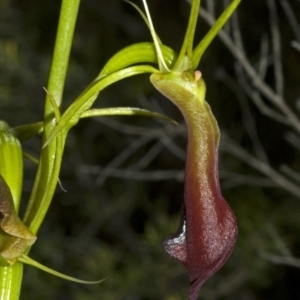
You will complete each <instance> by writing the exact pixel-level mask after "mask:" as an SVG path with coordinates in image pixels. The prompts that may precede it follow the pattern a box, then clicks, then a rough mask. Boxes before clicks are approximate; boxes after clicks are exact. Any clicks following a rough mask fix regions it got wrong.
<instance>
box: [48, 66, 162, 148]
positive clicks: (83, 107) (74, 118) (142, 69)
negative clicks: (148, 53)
mask: <svg viewBox="0 0 300 300" xmlns="http://www.w3.org/2000/svg"><path fill="white" fill-rule="evenodd" d="M155 72H157V70H156V69H155V68H153V67H151V66H147V65H144V66H134V67H130V68H126V69H123V70H120V71H117V72H115V73H113V74H110V75H108V76H106V77H104V78H101V79H98V80H96V81H93V82H92V83H91V84H90V85H89V86H88V87H87V88H86V89H85V90H84V91H83V92H82V93H81V94H80V95H79V96H78V98H77V99H76V100H75V101H74V102H73V103H72V104H71V106H70V107H69V108H68V109H67V110H66V112H65V113H64V114H63V115H62V116H61V119H60V122H59V123H58V124H57V126H56V127H55V128H54V129H53V131H52V132H51V133H50V135H49V138H48V140H47V141H46V142H45V143H44V145H43V148H44V147H46V146H47V145H48V144H49V142H50V141H51V140H52V139H53V138H54V137H55V136H56V135H57V134H58V133H59V132H62V131H65V132H67V131H68V130H69V129H70V128H71V127H73V126H74V125H75V124H76V123H77V122H78V120H79V119H80V117H81V115H82V114H83V113H84V112H85V111H87V110H88V109H89V108H90V107H91V106H92V105H93V103H94V101H95V100H96V97H97V96H98V93H99V92H100V91H101V90H103V89H104V88H106V87H107V86H109V85H111V84H113V83H115V82H117V81H119V80H121V79H124V78H127V77H131V76H134V75H138V74H143V73H155Z"/></svg>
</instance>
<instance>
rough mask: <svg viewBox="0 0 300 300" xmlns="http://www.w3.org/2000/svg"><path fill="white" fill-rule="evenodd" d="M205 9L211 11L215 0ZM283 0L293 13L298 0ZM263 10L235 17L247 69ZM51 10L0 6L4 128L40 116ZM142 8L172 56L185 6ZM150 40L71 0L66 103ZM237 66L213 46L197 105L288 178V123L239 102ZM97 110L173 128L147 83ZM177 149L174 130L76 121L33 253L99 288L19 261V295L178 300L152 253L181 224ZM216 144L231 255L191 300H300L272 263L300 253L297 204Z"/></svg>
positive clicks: (110, 14)
mask: <svg viewBox="0 0 300 300" xmlns="http://www.w3.org/2000/svg"><path fill="white" fill-rule="evenodd" d="M203 2H204V1H203ZM215 2H216V9H217V12H220V11H221V10H222V1H215ZM282 2H284V1H282ZM289 2H290V4H291V6H292V9H293V11H294V14H295V16H299V15H300V6H299V2H298V1H296V0H293V1H289ZM136 3H137V4H139V3H138V2H136ZM276 3H277V2H276ZM267 4H268V1H267V0H263V1H261V0H256V1H245V0H244V1H243V2H242V4H241V5H240V7H239V9H238V15H239V22H240V30H241V34H242V40H243V42H244V48H245V51H246V53H247V55H248V60H249V62H250V64H251V65H252V66H254V67H255V68H258V67H259V59H260V57H261V56H260V55H261V54H260V53H261V51H263V50H261V49H262V48H263V46H264V45H265V44H263V43H262V42H261V41H262V38H265V39H266V40H267V41H269V44H268V45H269V47H271V43H272V41H271V39H270V22H269V20H270V13H269V10H268V5H267ZM203 5H204V6H205V5H206V3H205V2H204V3H203ZM59 6H60V2H59V1H43V3H41V2H39V1H33V0H30V1H21V0H18V1H17V0H16V1H5V0H2V1H0V118H1V119H5V120H6V121H7V122H8V123H10V125H11V126H17V125H21V124H24V123H29V122H36V121H39V120H41V117H42V114H43V101H44V91H43V90H42V87H43V86H46V83H47V72H48V70H49V66H50V62H51V54H52V50H53V44H54V37H55V30H56V24H57V19H58V13H59ZM149 6H150V10H151V13H152V16H153V19H154V23H155V27H156V29H157V31H158V33H159V35H160V37H161V39H162V40H163V42H164V43H165V44H167V45H170V46H171V47H174V48H175V49H176V50H178V49H179V48H180V43H181V40H182V38H183V34H184V31H185V28H186V23H187V18H188V11H189V4H188V3H187V2H186V1H184V0H176V1H174V0H163V1H162V0H153V1H151V2H150V3H149ZM277 11H278V19H279V30H280V31H279V34H280V37H281V39H280V44H281V46H282V51H283V52H282V61H283V75H284V78H285V80H284V96H285V99H286V100H287V105H289V106H290V107H291V108H292V110H293V111H294V112H295V113H296V114H298V115H299V110H297V109H298V108H299V100H297V99H299V96H300V88H299V86H300V85H299V70H298V67H297V66H299V64H300V52H299V51H297V50H296V49H294V48H292V47H291V46H290V43H291V41H292V40H294V39H296V37H295V35H294V33H293V30H292V29H291V26H290V24H289V22H288V21H289V18H287V17H286V15H285V13H284V11H283V8H282V6H281V5H280V3H277ZM298 22H299V20H298ZM199 23H200V24H199V26H198V33H197V35H198V38H199V39H200V37H202V36H203V35H204V34H205V32H206V31H207V30H208V28H209V27H208V25H207V24H206V23H205V22H204V21H203V20H201V19H200V21H199ZM150 40H151V38H150V34H149V32H148V29H147V26H146V25H145V24H144V23H143V21H142V20H141V18H140V16H139V15H138V14H137V13H136V12H135V11H134V10H133V9H132V7H131V6H130V5H128V4H126V3H125V2H123V1H121V0H111V1H102V0H99V1H94V0H82V4H81V8H80V12H79V20H78V25H77V31H76V34H75V38H74V46H73V51H72V57H71V61H70V68H69V72H68V79H67V86H66V90H65V104H64V107H66V105H67V104H68V103H70V102H71V101H72V99H73V98H74V96H75V95H77V94H78V93H79V92H80V91H81V90H82V89H83V87H84V86H85V85H86V84H87V83H88V82H90V81H92V79H93V78H94V77H96V76H97V75H98V73H99V71H100V69H101V67H102V66H103V65H104V63H105V62H106V61H107V59H109V57H110V56H112V55H113V54H114V53H115V52H116V51H118V50H120V49H121V48H122V47H124V46H127V45H129V44H131V43H135V42H140V41H150ZM267 53H269V54H268V55H265V57H266V61H265V63H266V64H267V67H266V76H265V77H264V80H265V82H266V83H268V84H270V85H271V86H273V85H274V81H275V80H274V70H273V67H272V65H273V59H274V56H272V53H271V52H270V51H269V52H267ZM238 68H239V67H238V65H237V64H236V62H235V59H234V57H233V56H232V55H231V54H230V52H229V51H228V50H227V48H226V47H225V46H224V45H223V44H222V43H221V42H220V40H218V39H217V40H216V41H215V42H214V43H213V44H212V46H211V47H210V48H209V49H208V51H207V53H206V54H205V56H204V58H203V60H202V65H201V66H200V69H201V72H202V73H203V76H204V79H205V81H206V84H207V100H208V102H209V103H210V104H211V106H212V109H213V111H214V113H215V115H216V116H217V119H218V122H219V124H220V127H221V130H222V132H223V134H224V135H225V134H226V137H230V140H234V141H235V143H236V145H237V146H241V147H242V148H243V149H246V150H247V151H248V152H249V153H255V151H256V150H257V149H256V148H257V145H261V148H262V149H264V151H265V153H266V156H267V157H268V161H269V164H270V165H271V166H273V167H274V168H275V169H278V168H279V166H280V165H282V164H285V165H286V166H288V167H290V168H292V169H293V170H294V171H297V170H298V171H299V168H300V166H299V161H300V160H299V153H300V152H299V148H300V147H299V145H300V144H299V142H298V144H297V141H299V138H298V140H297V139H295V137H294V133H293V130H291V129H290V127H289V126H288V125H284V124H281V123H279V122H277V121H276V120H273V119H271V118H269V117H268V116H265V115H264V114H262V112H261V111H260V110H259V109H258V108H257V106H255V105H254V104H253V103H252V102H251V101H249V100H248V99H247V97H246V95H245V93H244V92H243V91H242V88H241V85H242V83H241V81H240V80H239V79H241V78H242V77H241V76H240V77H239V76H238V74H239V69H238ZM251 84H252V82H250V86H251ZM297 101H298V102H297ZM96 105H97V106H98V107H106V106H110V107H111V106H139V107H143V108H148V109H149V108H151V109H154V110H156V111H161V112H163V113H165V114H167V115H169V116H170V117H172V118H174V119H176V120H178V121H179V122H182V118H181V116H180V113H179V112H178V111H177V110H176V109H175V107H174V106H173V105H172V104H171V103H169V102H167V100H165V99H163V98H162V97H160V96H158V94H157V93H156V92H155V91H154V90H153V89H152V87H151V85H150V83H149V80H148V78H147V76H141V77H135V78H131V79H128V80H126V81H123V82H120V83H118V84H116V85H114V86H111V87H109V88H108V89H107V90H105V91H104V92H103V93H101V95H100V96H99V99H98V100H97V102H96ZM269 106H270V107H271V105H269ZM249 120H252V121H253V123H251V122H250V123H249ZM249 124H250V125H249ZM251 124H252V125H253V126H254V127H253V128H254V129H255V128H256V131H257V138H258V140H259V143H258V140H257V143H256V144H254V146H253V143H252V142H253V138H249V126H250V127H251V126H252V125H251ZM250 130H251V129H250ZM224 135H223V136H224ZM289 140H293V141H294V144H293V143H289V142H288V141H289ZM295 141H296V142H295ZM227 142H228V141H227V139H226V143H227ZM39 143H40V140H39V138H35V139H33V140H31V141H29V142H26V144H25V150H26V151H28V152H29V153H30V154H33V155H36V154H37V150H36V149H38V147H37V145H39ZM295 143H296V146H294V145H295ZM224 145H225V144H224ZM297 145H298V148H297ZM185 146H186V138H185V129H184V126H183V125H182V124H181V125H179V126H177V127H176V126H175V125H172V124H169V123H167V122H164V121H157V120H152V119H151V120H149V119H145V118H142V117H114V118H108V117H105V118H101V119H94V120H82V121H80V123H79V124H78V125H77V126H76V127H75V128H74V129H72V131H71V132H70V136H69V138H68V141H67V147H66V153H65V158H64V162H63V168H62V173H61V176H60V179H61V184H62V186H63V188H64V189H65V190H67V192H65V191H64V190H62V189H60V188H58V190H57V193H56V196H55V199H54V201H53V203H52V205H51V207H50V210H49V213H48V215H47V217H46V220H45V223H44V225H43V226H42V228H41V230H40V231H39V234H38V240H37V241H36V243H35V246H34V247H33V248H32V251H31V253H30V254H31V257H33V258H35V259H36V260H38V261H40V262H42V263H44V264H45V265H48V266H51V267H52V268H56V269H58V270H59V271H61V272H64V273H67V274H70V275H72V276H75V277H78V278H82V279H87V280H95V279H99V278H101V277H107V279H106V280H105V281H104V282H103V283H101V284H99V285H96V286H82V285H78V284H74V283H69V282H65V281H63V280H60V279H58V278H55V277H51V276H50V275H48V274H44V273H42V272H41V271H39V270H36V269H34V268H31V267H26V269H25V277H24V284H23V292H22V299H30V300H34V299H45V300H47V299H74V300H77V299H78V300H79V299H80V300H81V299H85V300H89V299H130V300H134V299H141V300H142V299H143V300H146V299H165V300H177V299H178V300H179V299H185V297H186V295H187V290H188V280H187V278H186V275H185V273H184V271H183V270H182V268H181V267H180V266H179V264H177V263H176V262H175V261H174V260H172V259H170V258H169V257H168V256H167V255H166V254H165V253H164V252H163V250H162V248H161V245H160V243H161V240H162V239H163V237H165V236H166V235H167V234H170V233H173V232H175V231H176V229H177V227H178V225H179V222H180V220H179V216H180V209H181V202H182V199H183V169H184V153H185ZM225 146H226V145H225ZM225 146H224V147H221V149H223V150H224V151H222V152H221V155H220V175H221V181H222V187H223V194H224V196H225V198H226V199H227V200H228V202H229V203H230V205H231V206H232V208H233V210H234V211H235V213H236V215H237V219H238V224H239V232H240V234H239V238H238V241H237V245H236V249H235V250H234V253H233V255H232V257H231V258H230V260H229V261H228V262H227V264H226V266H225V267H224V268H223V269H222V270H221V271H220V272H219V273H218V274H216V275H215V276H214V277H213V278H212V279H210V280H209V281H208V282H207V283H206V284H205V286H204V287H203V289H202V291H201V294H200V298H201V297H202V299H205V300H213V299H246V300H247V299H257V300H258V299H272V300H274V299H275V300H276V299H280V300H281V299H298V298H299V293H300V292H299V287H298V281H299V276H300V271H299V269H297V268H296V267H287V266H285V265H283V264H278V265H276V264H274V263H273V262H274V261H275V259H274V257H272V255H277V256H279V257H281V256H283V255H285V256H290V257H292V256H294V257H300V251H299V249H300V247H299V244H300V242H299V241H300V221H299V215H300V202H299V197H298V198H297V196H296V195H293V194H291V193H289V192H288V191H287V190H285V189H284V188H282V187H281V186H279V185H278V184H274V182H273V181H272V180H270V178H267V177H266V176H263V175H262V174H261V173H260V172H259V171H258V170H256V169H255V168H252V167H251V166H249V165H247V164H245V162H243V161H241V160H240V159H239V158H237V157H236V155H235V154H234V153H233V152H232V151H231V153H230V151H228V149H229V148H228V147H227V148H226V147H225ZM226 149H227V150H226ZM230 149H231V148H230ZM35 168H36V167H35V166H34V165H33V164H32V163H29V162H26V170H25V183H24V193H23V197H24V199H28V195H29V192H30V189H31V187H32V178H33V176H34V172H35ZM245 176H246V177H245ZM298 176H299V175H298ZM293 180H294V179H293V178H291V181H292V182H293ZM295 184H297V183H295ZM298 185H299V183H298ZM23 209H24V208H23ZM271 254H272V255H271ZM270 260H272V261H273V262H270ZM296 262H297V261H296V260H295V262H294V266H296ZM298 267H299V263H298Z"/></svg>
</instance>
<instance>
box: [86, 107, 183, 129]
mask: <svg viewBox="0 0 300 300" xmlns="http://www.w3.org/2000/svg"><path fill="white" fill-rule="evenodd" d="M122 115H123V116H138V115H140V116H146V117H152V118H158V119H162V120H167V121H170V122H172V123H173V124H175V125H178V123H177V122H176V121H174V120H173V119H171V118H169V117H168V116H166V115H163V114H160V113H156V112H153V111H150V110H147V109H142V108H136V107H109V108H98V109H90V110H87V111H85V112H84V113H83V114H82V115H81V118H88V117H103V116H122Z"/></svg>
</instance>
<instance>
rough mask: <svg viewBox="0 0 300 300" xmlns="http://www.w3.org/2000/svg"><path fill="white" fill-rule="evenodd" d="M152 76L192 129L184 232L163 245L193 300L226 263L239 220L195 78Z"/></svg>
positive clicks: (213, 122) (202, 93)
mask: <svg viewBox="0 0 300 300" xmlns="http://www.w3.org/2000/svg"><path fill="white" fill-rule="evenodd" d="M187 75H188V74H181V75H176V74H175V75H174V74H173V75H170V74H165V75H161V74H160V75H157V76H156V75H152V76H151V81H152V83H153V84H154V86H155V87H156V88H157V89H158V90H160V91H161V92H162V93H163V94H164V95H165V96H167V97H168V98H169V99H170V100H172V101H173V102H174V103H175V104H176V105H177V106H178V108H179V109H180V110H181V112H182V114H183V116H184V118H185V122H186V125H187V131H188V147H187V158H186V170H185V192H184V212H183V218H182V222H181V226H180V230H179V231H178V232H177V233H176V234H173V235H170V236H169V237H167V238H166V239H165V240H164V241H163V246H164V249H165V251H166V252H167V253H168V254H169V255H170V256H172V257H173V258H175V259H176V260H178V261H179V262H180V263H181V264H182V265H183V266H184V268H185V269H186V272H187V274H188V276H189V279H190V283H191V287H190V292H189V300H195V299H196V298H197V295H198V293H199V290H200V288H201V286H202V285H203V283H204V282H205V281H206V280H207V279H208V278H209V277H211V276H212V275H213V274H214V273H216V272H217V271H218V270H219V269H220V268H221V267H222V266H223V264H224V263H225V262H226V260H227V259H228V257H229V256H230V254H231V252H232V250H233V247H234V245H235V241H236V237H237V225H236V219H235V216H234V214H233V212H232V210H231V208H230V207H229V205H228V204H227V202H226V201H225V199H224V198H223V197H222V195H221V191H220V183H219V175H218V146H219V129H218V125H217V122H216V120H215V118H214V116H213V115H212V113H211V110H210V107H209V105H208V104H207V103H206V101H205V100H204V97H205V84H204V81H203V79H202V78H200V79H198V80H195V77H196V75H197V74H194V75H193V76H192V75H190V76H187Z"/></svg>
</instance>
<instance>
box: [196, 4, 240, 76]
mask: <svg viewBox="0 0 300 300" xmlns="http://www.w3.org/2000/svg"><path fill="white" fill-rule="evenodd" d="M240 2H241V0H233V1H232V2H231V3H230V4H229V6H228V7H227V8H226V9H225V11H224V12H223V13H222V14H221V16H220V17H219V18H218V20H217V21H216V23H215V24H214V25H213V27H212V28H211V29H210V30H209V31H208V33H207V34H206V35H205V37H204V38H203V39H202V40H201V42H200V43H199V44H198V45H197V47H196V48H195V50H194V53H193V66H192V68H193V70H195V69H196V68H197V67H198V65H199V63H200V60H201V57H202V55H203V53H204V51H205V50H206V48H207V47H208V46H209V45H210V43H211V42H212V40H213V39H214V38H215V36H216V35H217V34H218V32H219V31H220V30H221V29H222V27H223V26H224V25H225V24H226V22H227V21H228V19H229V18H230V17H231V15H232V14H233V13H234V12H235V10H236V8H237V6H238V5H239V3H240Z"/></svg>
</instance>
